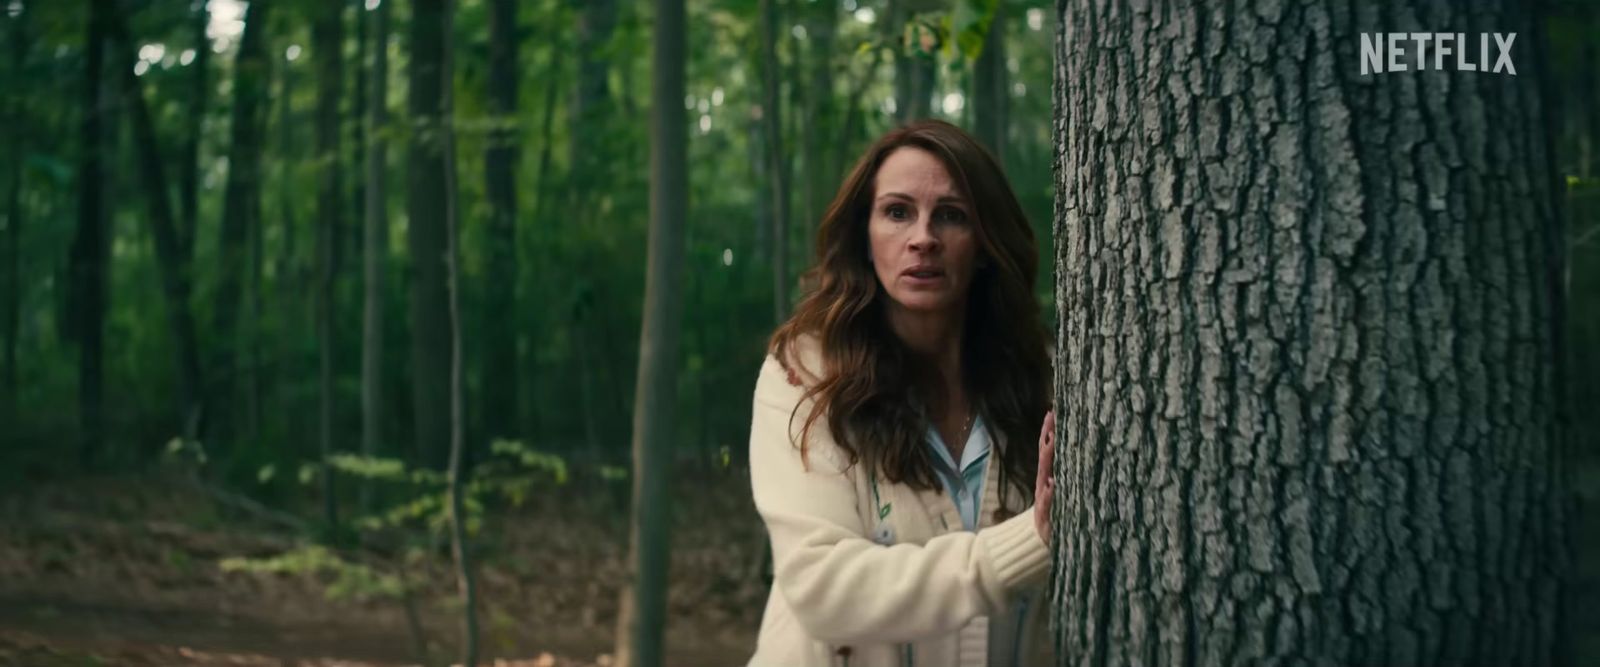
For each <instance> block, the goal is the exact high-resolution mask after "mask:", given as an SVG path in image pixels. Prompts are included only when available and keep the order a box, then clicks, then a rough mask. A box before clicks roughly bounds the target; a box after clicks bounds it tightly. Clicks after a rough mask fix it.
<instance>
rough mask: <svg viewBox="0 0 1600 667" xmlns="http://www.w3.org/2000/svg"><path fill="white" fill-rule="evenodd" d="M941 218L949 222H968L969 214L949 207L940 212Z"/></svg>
mask: <svg viewBox="0 0 1600 667" xmlns="http://www.w3.org/2000/svg"><path fill="white" fill-rule="evenodd" d="M939 218H940V219H941V220H946V221H949V222H966V221H967V212H966V211H963V210H961V209H959V208H953V207H949V206H947V207H944V208H942V209H940V210H939Z"/></svg>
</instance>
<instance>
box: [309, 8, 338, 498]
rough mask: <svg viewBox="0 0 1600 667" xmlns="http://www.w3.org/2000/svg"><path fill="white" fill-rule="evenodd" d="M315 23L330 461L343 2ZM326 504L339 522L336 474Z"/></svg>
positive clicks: (320, 276) (328, 478) (324, 407)
mask: <svg viewBox="0 0 1600 667" xmlns="http://www.w3.org/2000/svg"><path fill="white" fill-rule="evenodd" d="M314 7H315V8H316V9H314V10H313V11H315V12H316V15H315V17H314V18H313V22H312V26H311V42H312V46H311V49H312V56H313V57H314V59H315V61H316V67H317V156H316V158H315V159H314V160H313V164H315V165H316V171H317V311H316V320H317V324H316V327H317V348H318V352H319V353H318V357H319V360H320V363H319V371H318V373H317V378H318V380H317V387H318V390H317V394H318V400H319V403H320V408H321V409H320V410H319V412H320V413H321V415H322V424H321V428H320V431H319V432H320V435H321V437H320V439H319V440H320V451H321V453H322V460H323V461H324V462H326V461H327V460H329V458H330V457H332V456H333V422H334V414H333V355H334V341H333V317H334V313H335V312H336V309H335V307H334V289H333V288H334V281H335V280H336V278H337V276H336V274H335V271H336V267H335V262H336V261H337V260H336V254H337V248H336V246H337V244H338V242H339V241H338V235H339V226H340V222H339V221H340V218H341V217H342V214H343V208H344V204H343V197H342V195H343V194H344V187H343V184H342V183H341V180H342V179H340V171H341V170H340V166H341V165H342V161H341V160H340V153H339V98H340V93H341V92H342V90H343V87H344V86H343V81H342V79H343V70H344V7H343V4H342V3H337V2H323V3H318V4H316V5H314ZM322 496H323V497H322V510H323V514H324V518H325V519H326V520H327V522H328V525H337V524H338V522H339V511H338V497H337V496H336V489H335V475H334V473H333V471H332V469H327V471H326V472H325V474H323V475H322Z"/></svg>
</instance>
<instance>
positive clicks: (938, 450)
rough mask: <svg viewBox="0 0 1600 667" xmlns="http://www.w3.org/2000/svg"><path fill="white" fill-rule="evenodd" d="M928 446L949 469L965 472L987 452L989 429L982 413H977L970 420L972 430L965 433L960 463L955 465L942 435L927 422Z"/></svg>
mask: <svg viewBox="0 0 1600 667" xmlns="http://www.w3.org/2000/svg"><path fill="white" fill-rule="evenodd" d="M928 446H929V447H930V448H932V449H933V453H934V455H935V456H937V457H938V460H939V461H940V462H942V463H944V465H945V466H947V467H948V468H949V469H950V470H952V471H956V472H957V473H964V472H966V470H967V468H968V467H970V466H972V465H973V464H976V463H977V462H979V461H982V460H983V457H985V456H987V455H988V454H989V448H990V442H989V429H988V428H987V427H986V426H985V424H984V421H983V415H981V414H980V415H978V416H976V417H974V418H973V420H972V430H971V432H969V433H967V443H966V446H964V447H962V448H961V465H959V466H957V465H956V462H955V460H953V459H951V458H950V448H949V447H947V446H945V443H944V436H941V435H939V429H937V428H934V426H933V424H931V423H930V424H928Z"/></svg>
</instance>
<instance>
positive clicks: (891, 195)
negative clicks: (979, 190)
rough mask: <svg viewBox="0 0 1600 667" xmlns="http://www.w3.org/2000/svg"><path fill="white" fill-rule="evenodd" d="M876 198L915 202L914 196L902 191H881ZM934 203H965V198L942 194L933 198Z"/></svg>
mask: <svg viewBox="0 0 1600 667" xmlns="http://www.w3.org/2000/svg"><path fill="white" fill-rule="evenodd" d="M877 199H904V200H906V201H908V202H915V201H916V198H914V197H912V196H911V195H908V194H906V193H904V192H885V193H883V194H881V195H878V196H877ZM934 203H936V204H961V205H966V203H967V199H966V198H965V197H961V196H958V195H944V196H941V197H939V198H938V199H937V200H935V201H934Z"/></svg>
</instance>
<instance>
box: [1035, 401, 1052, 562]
mask: <svg viewBox="0 0 1600 667" xmlns="http://www.w3.org/2000/svg"><path fill="white" fill-rule="evenodd" d="M1055 461H1056V413H1055V411H1054V410H1052V411H1050V412H1047V413H1045V416H1044V425H1043V426H1041V427H1040V428H1039V472H1038V474H1037V477H1036V478H1035V479H1034V482H1033V522H1034V527H1035V528H1037V529H1038V531H1039V537H1041V538H1043V539H1044V541H1045V542H1049V541H1050V501H1051V497H1052V496H1053V495H1055V494H1054V491H1055V475H1054V474H1053V472H1052V471H1053V470H1054V469H1055Z"/></svg>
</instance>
